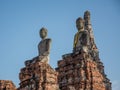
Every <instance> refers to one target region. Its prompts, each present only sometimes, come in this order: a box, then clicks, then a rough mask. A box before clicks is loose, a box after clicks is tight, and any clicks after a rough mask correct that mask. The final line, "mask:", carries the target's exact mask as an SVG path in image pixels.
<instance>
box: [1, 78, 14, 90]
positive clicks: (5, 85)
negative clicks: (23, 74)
mask: <svg viewBox="0 0 120 90" xmlns="http://www.w3.org/2000/svg"><path fill="white" fill-rule="evenodd" d="M0 90H16V87H15V85H14V84H13V82H12V81H10V80H0Z"/></svg>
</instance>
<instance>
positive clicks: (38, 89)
mask: <svg viewBox="0 0 120 90" xmlns="http://www.w3.org/2000/svg"><path fill="white" fill-rule="evenodd" d="M26 62H27V61H26ZM28 62H29V61H28ZM57 75H58V74H57V72H56V71H55V70H54V69H53V68H51V66H50V65H49V64H47V63H43V62H40V61H39V60H32V62H31V63H28V64H26V67H24V68H22V69H21V71H20V74H19V79H20V81H21V82H20V87H19V88H18V90H57V89H58V84H57Z"/></svg>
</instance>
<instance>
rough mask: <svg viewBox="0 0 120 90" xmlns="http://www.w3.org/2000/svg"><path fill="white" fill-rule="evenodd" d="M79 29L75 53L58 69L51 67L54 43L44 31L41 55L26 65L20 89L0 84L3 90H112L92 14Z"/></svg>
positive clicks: (78, 23) (9, 83)
mask: <svg viewBox="0 0 120 90" xmlns="http://www.w3.org/2000/svg"><path fill="white" fill-rule="evenodd" d="M76 27H77V29H78V32H77V33H76V34H75V36H74V41H73V51H72V53H68V54H65V55H63V56H62V60H59V61H58V67H57V68H56V69H53V68H52V67H51V66H50V65H49V54H50V45H51V39H50V38H47V29H46V28H41V29H40V33H39V34H40V37H41V41H40V43H39V44H38V52H39V54H38V56H36V57H34V58H32V59H31V60H26V61H25V66H24V67H23V68H21V70H20V73H19V79H20V83H19V85H20V86H19V87H18V88H16V87H15V85H14V84H13V83H12V81H9V80H7V81H6V80H0V90H112V89H111V82H110V80H109V79H108V78H107V76H106V74H105V72H104V66H103V63H102V62H101V60H100V58H99V51H98V48H97V46H96V44H95V41H94V35H93V30H92V25H91V21H90V12H89V11H86V12H85V13H84V18H81V17H79V18H78V19H77V20H76Z"/></svg>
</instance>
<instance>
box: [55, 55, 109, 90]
mask: <svg viewBox="0 0 120 90" xmlns="http://www.w3.org/2000/svg"><path fill="white" fill-rule="evenodd" d="M56 70H57V71H58V83H59V88H60V90H111V83H110V81H109V79H107V77H106V75H105V74H104V66H103V64H102V62H101V61H100V60H97V61H94V60H93V59H92V58H91V57H90V56H88V55H86V54H85V53H82V54H77V55H73V54H69V55H64V57H63V60H60V61H58V68H56Z"/></svg>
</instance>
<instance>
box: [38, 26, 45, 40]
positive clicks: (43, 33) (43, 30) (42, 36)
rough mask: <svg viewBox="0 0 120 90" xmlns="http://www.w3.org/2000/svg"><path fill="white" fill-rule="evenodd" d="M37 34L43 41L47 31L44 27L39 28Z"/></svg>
mask: <svg viewBox="0 0 120 90" xmlns="http://www.w3.org/2000/svg"><path fill="white" fill-rule="evenodd" d="M39 34H40V37H41V39H42V40H43V39H45V38H46V37H47V29H46V28H44V27H43V28H41V29H40V32H39Z"/></svg>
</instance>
